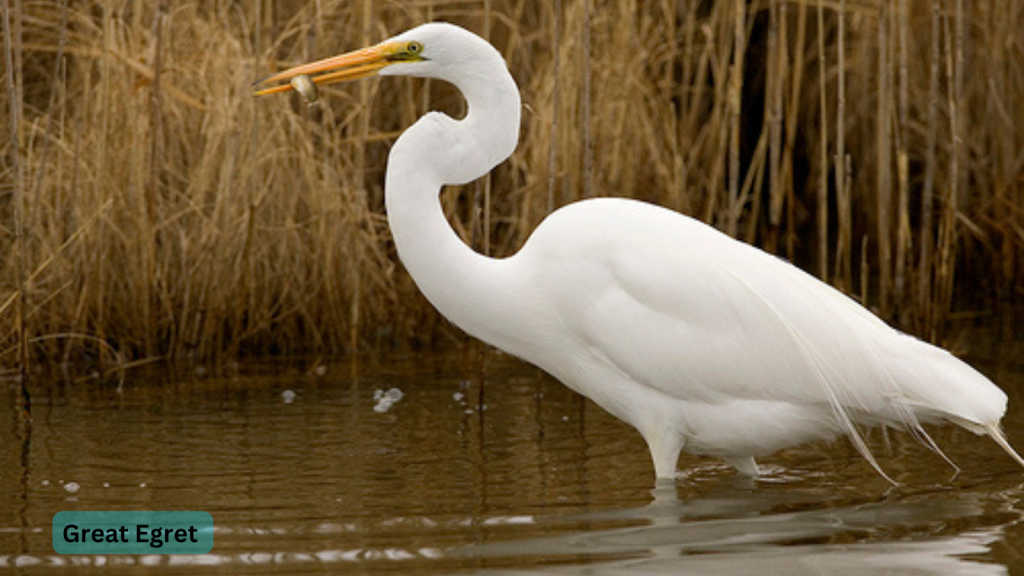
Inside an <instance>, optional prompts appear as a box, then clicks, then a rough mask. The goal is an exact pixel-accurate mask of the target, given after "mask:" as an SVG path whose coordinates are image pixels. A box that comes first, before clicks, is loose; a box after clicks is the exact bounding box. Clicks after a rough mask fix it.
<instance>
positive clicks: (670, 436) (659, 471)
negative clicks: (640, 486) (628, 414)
mask: <svg viewBox="0 0 1024 576" xmlns="http://www.w3.org/2000/svg"><path fill="white" fill-rule="evenodd" d="M640 432H641V434H642V435H643V437H644V440H646V441H647V447H648V448H649V449H650V451H651V457H652V458H653V459H654V474H655V476H657V477H658V478H668V479H674V478H675V477H676V464H678V463H679V452H680V451H682V449H683V444H685V443H686V439H685V438H683V436H682V435H680V434H679V433H678V432H676V431H675V430H672V429H670V428H668V427H666V426H655V427H654V428H653V429H651V430H641V431H640Z"/></svg>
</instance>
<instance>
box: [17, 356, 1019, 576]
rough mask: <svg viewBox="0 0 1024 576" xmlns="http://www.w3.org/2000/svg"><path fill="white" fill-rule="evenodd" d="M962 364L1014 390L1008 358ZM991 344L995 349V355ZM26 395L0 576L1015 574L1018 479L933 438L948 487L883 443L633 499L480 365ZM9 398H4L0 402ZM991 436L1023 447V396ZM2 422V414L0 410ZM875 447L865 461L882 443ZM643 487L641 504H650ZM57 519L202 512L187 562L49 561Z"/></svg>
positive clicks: (562, 404) (346, 368)
mask: <svg viewBox="0 0 1024 576" xmlns="http://www.w3.org/2000/svg"><path fill="white" fill-rule="evenodd" d="M1020 348H1021V347H1020V346H1017V347H1013V346H1009V347H1007V346H1003V347H1002V348H1001V349H1000V352H999V353H998V354H996V355H988V356H985V355H982V357H981V359H980V360H979V362H978V365H979V367H980V368H982V369H983V370H984V371H987V372H989V373H990V374H993V375H994V376H995V377H996V378H997V380H998V381H999V382H1000V384H1001V385H1002V386H1003V387H1004V388H1006V389H1009V390H1022V389H1024V354H1021V350H1020ZM1007 350H1008V351H1007ZM236 372H237V374H233V375H229V376H225V377H220V378H202V379H200V378H190V377H180V376H179V377H174V378H172V377H168V376H159V377H157V376H154V377H151V378H146V379H142V378H140V379H137V380H129V381H128V382H126V383H125V385H124V387H123V389H122V390H120V391H119V390H117V388H116V387H114V386H103V385H96V384H92V385H69V384H59V385H54V386H51V387H49V389H48V390H47V391H37V392H36V395H35V398H34V408H33V417H34V422H33V428H32V432H31V435H30V437H29V443H28V445H27V446H26V445H24V444H23V442H22V439H23V438H24V437H23V436H21V435H19V434H18V432H17V425H16V423H15V416H14V413H13V411H12V410H10V409H9V408H6V409H4V410H3V411H2V413H0V429H2V430H3V432H2V434H3V436H2V438H3V442H2V443H0V569H13V570H14V571H15V572H17V573H23V574H36V573H50V572H61V571H63V572H67V571H69V570H71V569H73V570H74V571H75V572H80V571H81V569H82V568H83V567H85V568H89V567H92V568H93V571H94V572H96V573H99V572H107V571H109V570H110V569H111V568H112V567H120V570H122V571H125V572H136V571H141V570H143V569H144V570H145V571H146V572H147V573H150V572H176V573H177V572H180V571H181V567H183V566H193V567H194V566H197V565H201V566H202V567H203V571H204V572H219V573H224V574H238V573H243V574H256V573H279V574H295V573H338V572H344V573H358V574H372V573H381V572H389V573H401V574H441V573H467V572H473V573H475V572H486V573H507V574H526V573H530V574H534V573H538V572H544V573H551V574H577V573H586V574H653V573H657V574H669V573H700V574H722V573H728V574H759V575H760V574H776V573H778V574H782V573H785V574H801V573H814V574H843V573H858V574H860V573H864V572H865V571H868V572H869V573H899V574H901V575H905V574H919V573H920V574H954V573H955V574H1003V573H1007V571H1008V570H1011V569H1014V568H1016V569H1017V570H1021V569H1024V558H1022V557H1021V554H1020V552H1018V550H1021V549H1024V528H1022V527H1021V525H1020V519H1021V511H1022V509H1024V504H1022V502H1021V497H1022V495H1024V474H1022V473H1021V471H1020V470H1018V469H1016V468H1015V464H1014V463H1013V462H1012V461H1010V460H1009V459H1008V458H1006V457H1005V455H1004V454H1002V452H1001V451H1000V450H999V448H998V447H996V446H995V445H994V444H993V443H991V442H988V441H986V440H985V439H981V438H977V437H974V436H973V435H971V434H969V433H965V432H960V431H954V430H947V429H943V430H940V431H937V432H936V439H937V440H938V441H939V443H940V444H941V445H942V446H943V447H944V448H946V449H947V453H948V454H949V455H950V457H951V458H953V460H954V461H956V462H957V463H958V464H959V465H960V466H961V467H962V468H963V471H962V472H961V473H960V474H959V475H958V476H956V477H955V478H954V477H952V475H953V471H952V470H951V469H950V468H949V467H948V466H947V465H946V464H945V463H943V461H942V460H941V459H940V458H938V457H937V456H935V455H933V454H930V453H928V452H927V451H926V450H924V449H922V448H920V447H919V446H917V445H915V444H914V443H913V442H912V441H910V440H908V439H906V438H903V437H900V436H895V437H892V438H890V439H889V444H890V449H889V450H890V452H889V454H888V455H886V456H884V457H883V458H882V459H881V460H882V465H883V467H885V468H886V470H887V471H888V472H889V473H890V475H892V476H893V477H894V478H896V479H897V480H898V481H900V482H901V485H900V486H899V487H896V488H893V487H891V486H890V485H889V484H887V483H886V482H885V481H884V480H882V479H881V478H879V477H878V476H877V475H876V474H875V473H874V472H873V471H872V470H871V469H870V467H869V466H867V465H866V464H865V463H864V462H863V461H861V459H860V458H859V457H858V456H856V454H855V453H854V451H853V450H852V449H850V448H849V447H848V446H847V445H846V444H845V443H842V442H837V443H833V444H817V445H812V446H806V447H801V448H799V449H794V450H789V451H786V452H784V453H781V454H778V455H776V456H774V457H773V458H770V459H767V460H766V461H765V469H766V472H767V473H766V474H765V475H764V477H762V478H759V479H758V480H756V481H752V480H749V479H743V478H740V477H737V476H735V475H733V473H732V472H731V470H730V469H729V468H727V467H725V466H724V465H721V464H719V463H717V462H716V461H714V460H710V459H699V458H694V457H690V456H684V457H683V459H682V461H681V463H680V466H681V469H682V470H683V474H682V477H681V478H680V480H679V481H677V482H676V483H675V484H672V483H669V484H668V485H663V484H660V485H658V486H657V487H655V486H654V485H653V483H652V482H653V481H652V478H653V472H652V469H651V465H650V462H649V457H648V454H647V450H646V447H645V446H644V444H643V441H642V440H641V439H640V437H639V435H637V434H636V433H635V432H633V431H632V430H631V429H629V428H628V427H626V426H625V425H623V424H621V423H620V422H618V421H616V420H614V419H613V418H611V417H610V416H608V415H606V414H605V413H604V412H602V411H601V410H600V409H599V408H597V407H595V406H594V405H592V404H589V403H587V402H584V401H581V400H580V399H579V398H578V397H576V396H574V395H573V394H571V393H570V392H569V391H567V390H566V389H565V388H564V387H562V386H561V385H560V384H558V383H557V382H555V381H553V380H551V379H550V378H548V377H546V376H544V375H543V374H541V373H540V372H539V371H537V370H536V369H534V368H531V367H529V366H526V365H523V364H521V363H519V362H517V361H515V360H512V359H510V358H507V357H504V356H501V355H498V354H491V353H488V354H487V355H480V354H476V353H473V354H458V353H454V354H447V355H435V354H430V355H427V354H423V355H409V356H389V357H374V358H360V359H359V360H358V361H356V362H351V363H344V364H337V365H328V366H317V365H311V363H303V362H295V363H292V364H276V365H266V366H258V365H253V366H245V367H243V368H240V369H237V370H236ZM12 394H13V392H12ZM1011 405H1012V406H1013V407H1014V408H1015V409H1016V410H1017V411H1016V412H1015V413H1013V414H1011V415H1010V417H1009V418H1008V420H1007V422H1006V427H1007V431H1008V433H1009V436H1010V438H1011V439H1012V440H1015V441H1016V442H1017V444H1018V446H1021V445H1024V398H1021V397H1020V394H1019V393H1017V394H1013V393H1011ZM8 406H10V403H8ZM874 446H875V447H876V448H877V449H878V450H879V451H884V450H885V449H884V443H883V441H882V438H881V437H880V436H878V437H876V438H875V440H874ZM652 489H653V490H652ZM60 510H206V511H208V512H210V513H211V514H212V515H213V517H214V521H215V526H216V536H215V544H214V550H213V552H212V553H211V554H208V555H203V556H159V555H153V556H59V555H57V554H55V553H54V551H53V548H52V546H51V541H50V538H51V536H50V522H51V520H52V517H53V514H55V513H56V512H58V511H60Z"/></svg>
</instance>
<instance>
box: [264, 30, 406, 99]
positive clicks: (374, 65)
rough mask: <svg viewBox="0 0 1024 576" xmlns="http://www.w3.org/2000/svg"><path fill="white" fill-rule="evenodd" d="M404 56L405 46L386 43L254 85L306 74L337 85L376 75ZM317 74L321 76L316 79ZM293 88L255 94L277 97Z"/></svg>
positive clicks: (280, 86) (279, 73)
mask: <svg viewBox="0 0 1024 576" xmlns="http://www.w3.org/2000/svg"><path fill="white" fill-rule="evenodd" d="M401 53H402V45H401V44H399V43H395V42H384V43H382V44H377V45H376V46H370V47H369V48H363V49H362V50H356V51H355V52H348V53H345V54H342V55H340V56H333V57H331V58H325V59H323V60H318V61H316V62H310V63H309V64H302V65H301V66H296V67H294V68H289V69H288V70H285V71H283V72H278V73H277V74H274V75H273V76H268V77H266V78H264V79H262V80H258V81H257V82H255V83H254V86H260V85H262V84H267V83H269V82H281V81H287V80H291V79H292V78H294V77H296V76H299V75H302V74H305V75H309V76H310V79H311V80H312V81H313V82H314V83H315V84H333V83H335V82H345V81H347V80H356V79H359V78H365V77H367V76H372V75H374V74H376V73H377V72H378V71H380V69H381V68H384V67H386V66H388V65H391V64H394V63H395V62H396V61H400V59H399V58H396V56H397V55H399V54H401ZM314 74H319V75H316V76H314ZM293 89H294V88H293V87H292V85H291V84H289V83H287V82H286V83H284V84H280V85H277V86H270V87H268V88H261V89H259V90H257V91H256V92H255V95H256V96H264V95H266V94H277V93H278V92H287V91H289V90H293Z"/></svg>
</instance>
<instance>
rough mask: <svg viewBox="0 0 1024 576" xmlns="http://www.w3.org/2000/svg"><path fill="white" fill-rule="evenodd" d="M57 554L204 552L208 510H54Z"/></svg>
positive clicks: (209, 541) (209, 534) (208, 545)
mask: <svg viewBox="0 0 1024 576" xmlns="http://www.w3.org/2000/svg"><path fill="white" fill-rule="evenodd" d="M53 549H54V550H55V551H56V552H57V553H58V554H206V553H208V552H210V550H213V516H211V515H210V514H209V512H67V511H65V512H57V513H56V514H54V515H53Z"/></svg>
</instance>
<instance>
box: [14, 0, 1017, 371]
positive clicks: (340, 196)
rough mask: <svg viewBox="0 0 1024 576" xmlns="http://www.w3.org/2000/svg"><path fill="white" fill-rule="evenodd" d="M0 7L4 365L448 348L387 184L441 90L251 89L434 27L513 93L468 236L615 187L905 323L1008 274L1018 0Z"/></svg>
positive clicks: (955, 307)
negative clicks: (514, 85)
mask: <svg viewBox="0 0 1024 576" xmlns="http://www.w3.org/2000/svg"><path fill="white" fill-rule="evenodd" d="M4 15H5V18H6V17H8V16H9V17H10V23H6V21H5V30H4V33H5V39H6V38H10V41H9V44H8V45H7V47H6V49H5V56H6V58H5V63H4V67H3V69H2V71H0V72H2V73H3V75H4V76H3V78H4V82H3V84H4V86H5V89H4V93H3V94H2V96H0V99H2V100H3V101H2V106H0V110H2V111H0V114H2V115H4V117H3V118H2V120H3V125H4V126H10V127H11V128H10V130H11V133H12V135H11V137H10V138H9V139H8V140H7V141H6V142H5V143H3V144H2V148H0V162H2V165H0V248H2V251H0V353H2V356H0V364H3V365H7V366H13V365H16V364H18V363H19V362H21V363H23V362H24V359H23V358H21V357H20V356H19V354H18V353H17V350H18V349H19V346H26V345H27V344H30V345H31V349H32V353H33V354H34V355H35V356H36V357H39V358H41V359H48V360H51V361H71V362H80V361H95V362H99V363H103V362H110V361H111V360H113V359H114V357H115V356H118V357H123V358H126V359H131V358H143V357H158V356H159V357H167V358H170V359H178V360H188V359H214V358H224V357H237V356H243V355H251V354H266V353H290V352H307V351H317V352H320V353H334V352H344V351H350V350H354V349H362V348H368V347H376V346H433V345H444V344H445V343H446V342H452V341H458V340H459V339H460V338H461V336H460V335H459V334H458V332H457V331H455V330H453V329H451V328H450V327H448V325H447V324H446V323H444V322H443V321H440V319H439V318H438V316H437V314H436V313H435V312H433V311H432V310H431V309H430V307H429V306H428V305H427V303H426V302H425V301H424V299H423V298H421V297H420V296H419V295H418V294H417V292H416V290H415V287H414V286H413V284H412V282H411V280H410V279H409V278H408V276H407V275H406V274H405V272H404V271H403V270H402V269H401V266H400V265H399V264H398V262H397V259H396V257H395V254H394V250H393V247H392V245H391V243H390V239H389V235H388V231H387V227H386V221H385V217H384V214H383V191H382V189H381V184H382V181H383V178H382V175H383V169H384V164H385V159H386V154H387V150H388V147H389V144H390V143H391V142H392V141H393V140H394V138H395V137H396V136H397V134H399V133H400V131H401V130H402V129H403V128H404V127H405V126H408V125H409V124H410V123H411V122H412V121H413V120H414V119H415V118H416V117H417V116H418V115H419V114H421V113H423V112H424V111H426V110H427V109H430V108H439V109H442V110H446V111H448V112H450V113H452V114H459V113H460V112H461V110H462V102H461V100H460V99H459V97H458V95H457V94H456V93H455V92H454V91H453V90H452V89H451V88H450V87H447V86H444V85H442V84H440V83H437V82H423V81H419V80H409V79H385V80H382V81H365V82H362V83H359V84H355V85H345V86H339V87H332V88H329V89H327V90H324V92H325V95H324V98H322V100H321V103H320V104H319V105H318V106H317V107H314V108H307V107H305V106H304V105H303V104H302V103H300V102H299V101H298V100H297V99H295V98H287V97H277V98H263V99H254V98H252V97H251V96H250V93H249V92H250V84H251V82H252V81H253V80H254V79H255V78H257V77H259V76H261V75H263V74H265V73H267V72H269V71H271V70H275V69H278V68H280V67H282V66H286V65H291V64H294V63H297V62H299V61H302V60H308V59H311V58H315V57H320V56H325V55H329V54H333V53H337V52H340V51H343V50H348V49H352V48H355V47H357V46H359V45H362V44H365V43H368V42H373V41H377V40H380V39H382V38H384V37H386V36H388V35H390V34H392V33H396V32H399V31H401V30H403V29H405V28H407V27H411V26H413V25H415V24H418V23H421V22H424V21H427V20H429V19H439V20H448V21H453V22H456V23H459V24H462V25H463V26H466V27H468V28H470V29H473V30H476V31H477V32H479V33H482V34H485V35H487V36H488V37H489V38H490V39H491V40H492V42H493V43H494V44H495V45H496V46H497V47H498V49H499V50H500V51H501V52H502V53H503V54H504V55H505V56H506V58H507V59H508V62H509V64H510V67H511V69H512V71H513V74H514V76H515V77H516V78H517V80H518V81H519V83H520V86H521V88H522V89H523V93H524V103H525V106H526V109H525V111H524V116H523V118H524V126H523V131H522V137H523V139H522V143H521V145H520V147H519V150H518V151H517V152H516V154H515V155H514V156H513V157H512V158H511V159H510V161H509V162H507V163H505V164H504V165H502V166H500V167H499V168H498V169H497V170H496V171H495V172H494V174H493V176H492V177H491V178H490V179H488V180H487V181H486V182H485V183H484V184H482V185H476V186H473V185H471V186H466V187H463V188H461V189H457V190H453V191H450V192H447V193H446V195H445V206H446V209H447V210H448V212H449V214H450V216H451V220H452V223H453V226H454V227H455V229H456V230H457V231H458V232H459V233H460V234H462V235H463V237H464V238H465V239H466V240H467V241H471V242H473V243H474V245H476V246H478V247H479V248H480V249H482V250H485V251H487V252H489V253H491V254H493V255H496V256H502V255H507V254H510V253H512V252H514V251H515V249H516V248H517V247H518V246H519V245H521V243H522V242H523V240H524V239H525V238H526V236H527V235H528V234H529V232H530V230H532V228H533V227H534V226H536V224H537V223H538V222H539V221H540V219H541V218H543V217H544V215H545V214H547V213H548V212H549V210H550V209H551V208H553V207H557V206H558V205H562V204H565V203H567V202H571V201H573V200H576V199H578V198H581V197H583V196H585V195H588V194H593V195H599V196H602V195H603V196H607V195H619V196H629V197H635V198H640V199H643V200H648V201H652V202H656V203H659V204H662V205H665V206H668V207H670V208H673V209H677V210H681V211H683V212H686V213H688V214H691V215H694V216H695V217H698V218H701V219H703V220H705V221H708V222H710V223H712V224H714V225H716V226H719V227H721V228H722V229H725V230H730V231H731V232H733V233H735V234H736V235H737V236H739V237H741V238H743V239H744V240H747V241H751V242H754V243H756V244H759V245H762V246H765V247H766V248H767V249H769V250H772V251H774V252H777V253H779V254H780V255H783V256H785V257H787V258H789V259H791V260H793V261H795V262H797V263H798V264H800V265H802V266H807V267H809V268H811V269H813V270H814V272H815V273H816V274H818V275H819V276H820V277H822V278H826V279H828V280H829V281H832V282H834V283H836V284H837V285H839V286H840V287H841V288H843V289H845V290H855V287H856V288H859V289H857V292H858V295H859V296H860V297H861V298H862V299H865V300H866V303H867V304H868V305H871V306H873V307H876V308H877V309H878V310H879V311H880V312H881V313H882V314H883V315H885V316H887V317H889V318H891V319H894V320H896V321H897V322H898V323H899V324H900V325H902V326H904V327H905V328H906V329H908V330H911V331H913V332H915V333H918V334H921V335H923V336H926V337H929V338H937V337H939V336H940V334H941V332H940V330H939V329H940V328H941V326H942V325H943V322H944V320H945V319H946V318H948V317H949V315H950V314H954V313H962V312H965V311H979V312H984V311H987V310H998V309H999V308H998V306H997V304H996V303H997V302H998V301H1000V300H1002V301H1006V300H1011V299H1013V298H1015V297H1016V298H1019V297H1020V295H1021V293H1022V290H1024V162H1022V161H1021V158H1022V154H1024V152H1022V150H1024V131H1022V130H1020V126H1024V44H1022V42H1024V38H1022V37H1021V35H1020V33H1019V32H1020V30H1022V29H1024V2H1020V1H1018V0H979V1H978V2H972V3H965V2H963V0H921V1H917V0H915V1H913V2H911V1H909V0H901V1H900V2H897V3H888V2H883V1H882V0H876V1H868V2H856V3H847V2H846V1H845V0H839V1H830V2H824V1H823V0H817V1H814V0H767V1H764V2H760V3H746V2H742V1H739V0H737V1H734V2H709V1H698V0H687V1H680V2H675V1H670V0H601V1H598V0H561V1H560V2H557V3H553V4H552V3H541V2H536V1H535V0H479V1H459V2H450V1H440V0H425V1H423V2H417V3H409V4H398V3H387V4H379V5H378V4H375V3H373V2H370V1H368V0H366V1H364V2H355V3H353V2H341V1H338V0H320V1H318V2H310V3H306V4H299V3H285V2H278V1H276V0H257V1H256V2H253V3H230V2H215V3H207V2H176V3H173V4H171V3H168V4H167V5H166V6H163V7H161V5H159V4H158V3H154V2H143V1H141V0H137V1H131V2H121V3H110V2H99V1H96V0H71V1H70V3H69V5H68V6H67V8H63V7H62V5H61V3H58V2H56V1H41V2H34V3H12V2H7V3H5V13H4ZM26 182H32V183H34V186H33V187H32V189H31V193H30V194H27V193H26V188H25V185H24V183H26ZM22 226H23V228H22ZM856 263H859V264H860V265H859V266H857V265H855V264H856ZM19 303H20V304H19ZM98 342H102V343H103V344H102V345H101V344H97V343H98Z"/></svg>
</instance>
